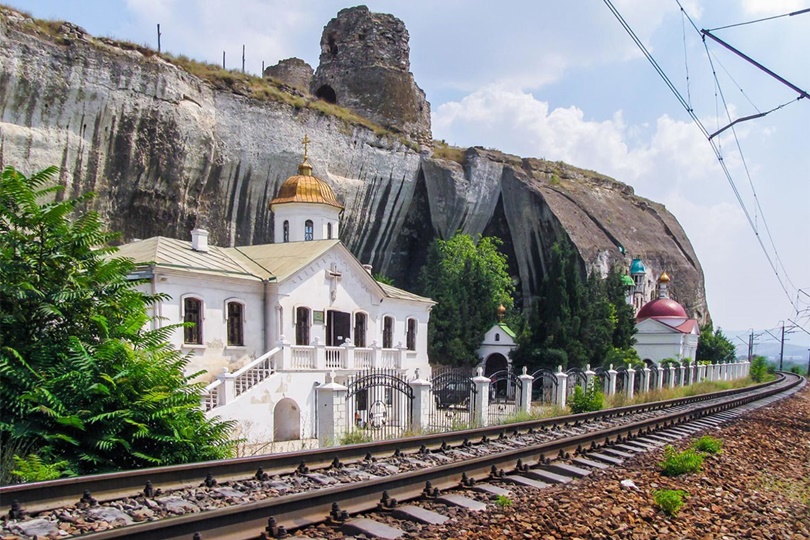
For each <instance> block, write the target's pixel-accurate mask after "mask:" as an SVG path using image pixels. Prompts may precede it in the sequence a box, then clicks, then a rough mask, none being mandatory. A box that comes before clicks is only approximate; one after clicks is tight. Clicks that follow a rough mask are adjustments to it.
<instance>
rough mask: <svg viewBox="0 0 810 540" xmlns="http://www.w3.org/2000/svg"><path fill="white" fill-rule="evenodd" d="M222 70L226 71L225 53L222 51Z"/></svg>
mask: <svg viewBox="0 0 810 540" xmlns="http://www.w3.org/2000/svg"><path fill="white" fill-rule="evenodd" d="M222 69H225V51H222Z"/></svg>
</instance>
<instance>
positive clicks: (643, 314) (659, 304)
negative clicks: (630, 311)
mask: <svg viewBox="0 0 810 540" xmlns="http://www.w3.org/2000/svg"><path fill="white" fill-rule="evenodd" d="M650 318H654V319H659V318H673V319H688V318H689V317H688V315H687V314H686V310H685V309H684V308H683V306H682V305H680V304H679V303H678V302H676V301H675V300H673V299H671V298H656V299H655V300H653V301H652V302H647V303H646V304H644V306H643V307H642V308H641V309H640V310H639V311H638V314H637V315H636V320H638V321H640V320H642V319H650Z"/></svg>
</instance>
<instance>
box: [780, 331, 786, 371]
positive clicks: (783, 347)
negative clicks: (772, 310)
mask: <svg viewBox="0 0 810 540" xmlns="http://www.w3.org/2000/svg"><path fill="white" fill-rule="evenodd" d="M784 357H785V321H782V347H781V348H780V350H779V371H782V359H783V358H784Z"/></svg>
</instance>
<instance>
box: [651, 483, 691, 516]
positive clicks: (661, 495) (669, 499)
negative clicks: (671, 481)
mask: <svg viewBox="0 0 810 540" xmlns="http://www.w3.org/2000/svg"><path fill="white" fill-rule="evenodd" d="M687 495H689V493H687V492H686V491H683V490H682V489H658V490H655V491H653V500H654V501H655V504H656V505H657V506H658V508H660V509H661V510H662V511H663V512H664V513H665V514H666V515H668V516H676V515H678V512H679V511H680V509H681V507H682V506H683V498H684V497H686V496H687Z"/></svg>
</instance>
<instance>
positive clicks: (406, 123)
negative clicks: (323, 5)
mask: <svg viewBox="0 0 810 540" xmlns="http://www.w3.org/2000/svg"><path fill="white" fill-rule="evenodd" d="M408 40H409V36H408V30H407V28H405V24H404V23H403V22H402V21H401V20H399V19H397V18H396V17H394V16H393V15H388V14H385V13H372V12H371V11H369V9H368V8H367V7H366V6H357V7H353V8H347V9H342V10H340V11H339V12H338V14H337V17H335V18H334V19H332V20H331V21H329V23H328V24H327V25H326V26H325V27H324V29H323V34H322V35H321V56H320V64H319V66H318V69H317V71H315V74H314V75H312V68H311V67H310V66H309V65H308V64H306V62H304V61H303V60H299V59H297V58H290V59H286V60H282V61H281V62H279V63H278V64H276V65H275V66H270V67H268V68H267V69H265V72H264V75H265V76H270V77H273V78H275V79H278V80H280V81H281V82H283V83H286V84H289V85H290V86H294V87H297V88H306V87H307V86H308V88H309V91H310V92H311V93H312V94H313V95H314V96H316V97H318V98H320V99H323V100H324V101H328V102H330V103H335V104H337V105H340V106H341V107H346V108H347V109H349V110H351V111H353V112H355V113H357V114H359V115H360V116H363V117H364V118H368V119H369V120H371V121H373V122H375V123H377V124H379V125H380V126H382V127H385V128H388V129H392V130H395V131H401V132H402V133H405V134H406V135H408V136H410V137H411V138H413V139H415V140H416V141H418V142H420V143H422V144H431V140H432V136H431V131H430V103H428V101H427V99H425V92H424V91H422V89H421V88H419V86H418V85H417V84H416V81H415V80H414V78H413V74H412V73H411V72H410V66H411V62H410V46H409V45H408ZM307 83H308V84H307Z"/></svg>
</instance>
